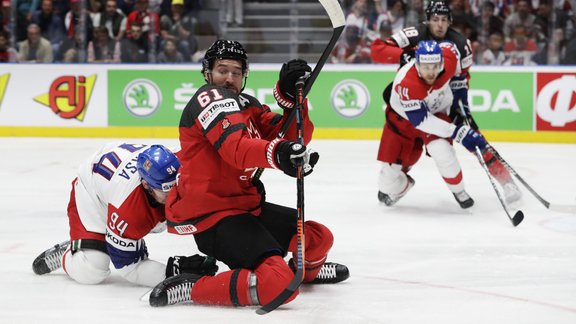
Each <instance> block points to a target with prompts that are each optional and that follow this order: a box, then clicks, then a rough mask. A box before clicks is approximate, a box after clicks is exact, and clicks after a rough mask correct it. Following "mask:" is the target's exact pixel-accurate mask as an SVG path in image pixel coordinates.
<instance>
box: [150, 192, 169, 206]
mask: <svg viewBox="0 0 576 324" xmlns="http://www.w3.org/2000/svg"><path fill="white" fill-rule="evenodd" d="M150 191H151V192H150V194H152V197H153V198H154V199H155V200H156V201H157V202H158V203H159V204H162V205H164V204H166V198H168V193H167V192H164V191H162V190H159V189H152V190H150Z"/></svg>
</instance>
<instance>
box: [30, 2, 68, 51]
mask: <svg viewBox="0 0 576 324" xmlns="http://www.w3.org/2000/svg"><path fill="white" fill-rule="evenodd" d="M52 1H53V0H42V4H41V5H40V10H37V11H35V12H34V14H32V23H33V24H36V25H38V26H39V27H40V31H41V33H42V37H44V38H46V39H47V40H49V41H50V43H51V44H52V52H53V53H58V51H59V50H60V45H62V42H63V41H64V38H65V32H64V22H63V21H62V18H60V16H58V15H57V14H55V13H54V5H53V2H52Z"/></svg>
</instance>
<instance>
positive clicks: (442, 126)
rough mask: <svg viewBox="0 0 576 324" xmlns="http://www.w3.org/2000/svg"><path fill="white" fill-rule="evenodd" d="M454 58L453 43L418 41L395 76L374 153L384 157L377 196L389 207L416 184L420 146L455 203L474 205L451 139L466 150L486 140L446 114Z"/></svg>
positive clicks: (455, 65) (420, 153)
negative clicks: (415, 167)
mask: <svg viewBox="0 0 576 324" xmlns="http://www.w3.org/2000/svg"><path fill="white" fill-rule="evenodd" d="M458 59H459V58H458V53H457V52H456V51H455V49H454V47H453V45H452V43H448V42H447V43H442V44H441V45H439V44H438V43H437V42H436V41H433V40H427V41H420V42H419V43H418V47H417V49H416V58H415V59H414V60H411V61H410V62H409V63H408V64H406V65H404V66H403V67H402V68H400V70H399V71H398V73H397V75H396V77H395V79H394V82H393V85H392V94H391V96H390V103H389V105H388V106H387V108H386V124H385V125H384V131H383V134H382V140H381V145H380V150H379V152H378V160H380V161H382V162H383V163H382V168H381V170H380V177H379V182H378V186H379V192H378V199H379V200H380V201H382V202H384V203H385V204H386V205H387V206H391V205H393V204H395V203H396V202H397V201H398V200H399V199H400V198H402V197H403V196H404V195H405V194H406V193H407V192H408V191H409V190H410V189H411V188H412V187H413V186H414V183H415V181H414V179H412V177H410V176H409V175H408V171H410V169H411V168H412V166H413V165H414V164H416V162H417V161H418V160H419V158H420V156H421V155H422V152H423V147H424V146H425V147H426V151H427V153H428V154H429V155H430V156H431V157H432V158H433V159H434V162H435V163H436V165H437V167H438V170H439V171H440V174H441V176H442V178H443V179H444V182H445V183H446V184H447V185H448V188H449V189H450V191H451V192H452V194H453V195H454V197H455V198H456V201H457V202H458V204H459V205H460V206H461V207H462V208H469V207H471V206H472V205H473V204H474V201H473V200H472V199H471V198H470V196H469V195H468V194H467V193H466V191H465V190H464V183H463V177H462V170H461V168H460V164H459V163H458V160H457V159H456V155H455V154H456V153H455V151H454V148H453V147H452V140H455V141H457V142H460V143H461V144H462V145H464V146H465V147H466V149H468V150H469V151H473V150H474V149H475V147H476V146H478V147H480V149H483V148H484V147H485V146H486V141H485V140H484V138H483V137H482V135H480V134H479V133H478V132H476V131H474V130H473V129H471V128H470V127H469V126H466V125H463V124H460V125H455V124H453V123H452V120H451V118H450V117H449V113H450V106H451V105H452V100H453V96H452V90H451V89H450V79H451V78H452V77H453V76H454V74H455V73H457V71H458V69H459V68H460V67H459V64H458Z"/></svg>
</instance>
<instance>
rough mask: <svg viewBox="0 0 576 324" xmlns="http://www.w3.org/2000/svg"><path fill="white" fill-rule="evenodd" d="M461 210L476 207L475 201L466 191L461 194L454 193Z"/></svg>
mask: <svg viewBox="0 0 576 324" xmlns="http://www.w3.org/2000/svg"><path fill="white" fill-rule="evenodd" d="M452 194H453V195H454V198H455V199H456V201H457V202H458V204H459V205H460V207H461V208H463V209H467V208H470V207H472V206H474V199H472V198H471V197H470V196H469V195H468V193H467V192H466V191H461V192H459V193H452Z"/></svg>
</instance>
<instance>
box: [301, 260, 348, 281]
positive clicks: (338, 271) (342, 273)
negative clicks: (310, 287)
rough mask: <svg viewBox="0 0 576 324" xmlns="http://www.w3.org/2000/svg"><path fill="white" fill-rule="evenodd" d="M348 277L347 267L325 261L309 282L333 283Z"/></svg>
mask: <svg viewBox="0 0 576 324" xmlns="http://www.w3.org/2000/svg"><path fill="white" fill-rule="evenodd" d="M349 277H350V271H348V267H347V266H345V265H343V264H339V263H335V262H325V263H324V264H323V265H322V269H320V272H318V274H317V275H316V278H315V279H314V280H312V281H311V282H310V283H311V284H335V283H339V282H341V281H344V280H346V279H348V278H349Z"/></svg>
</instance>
